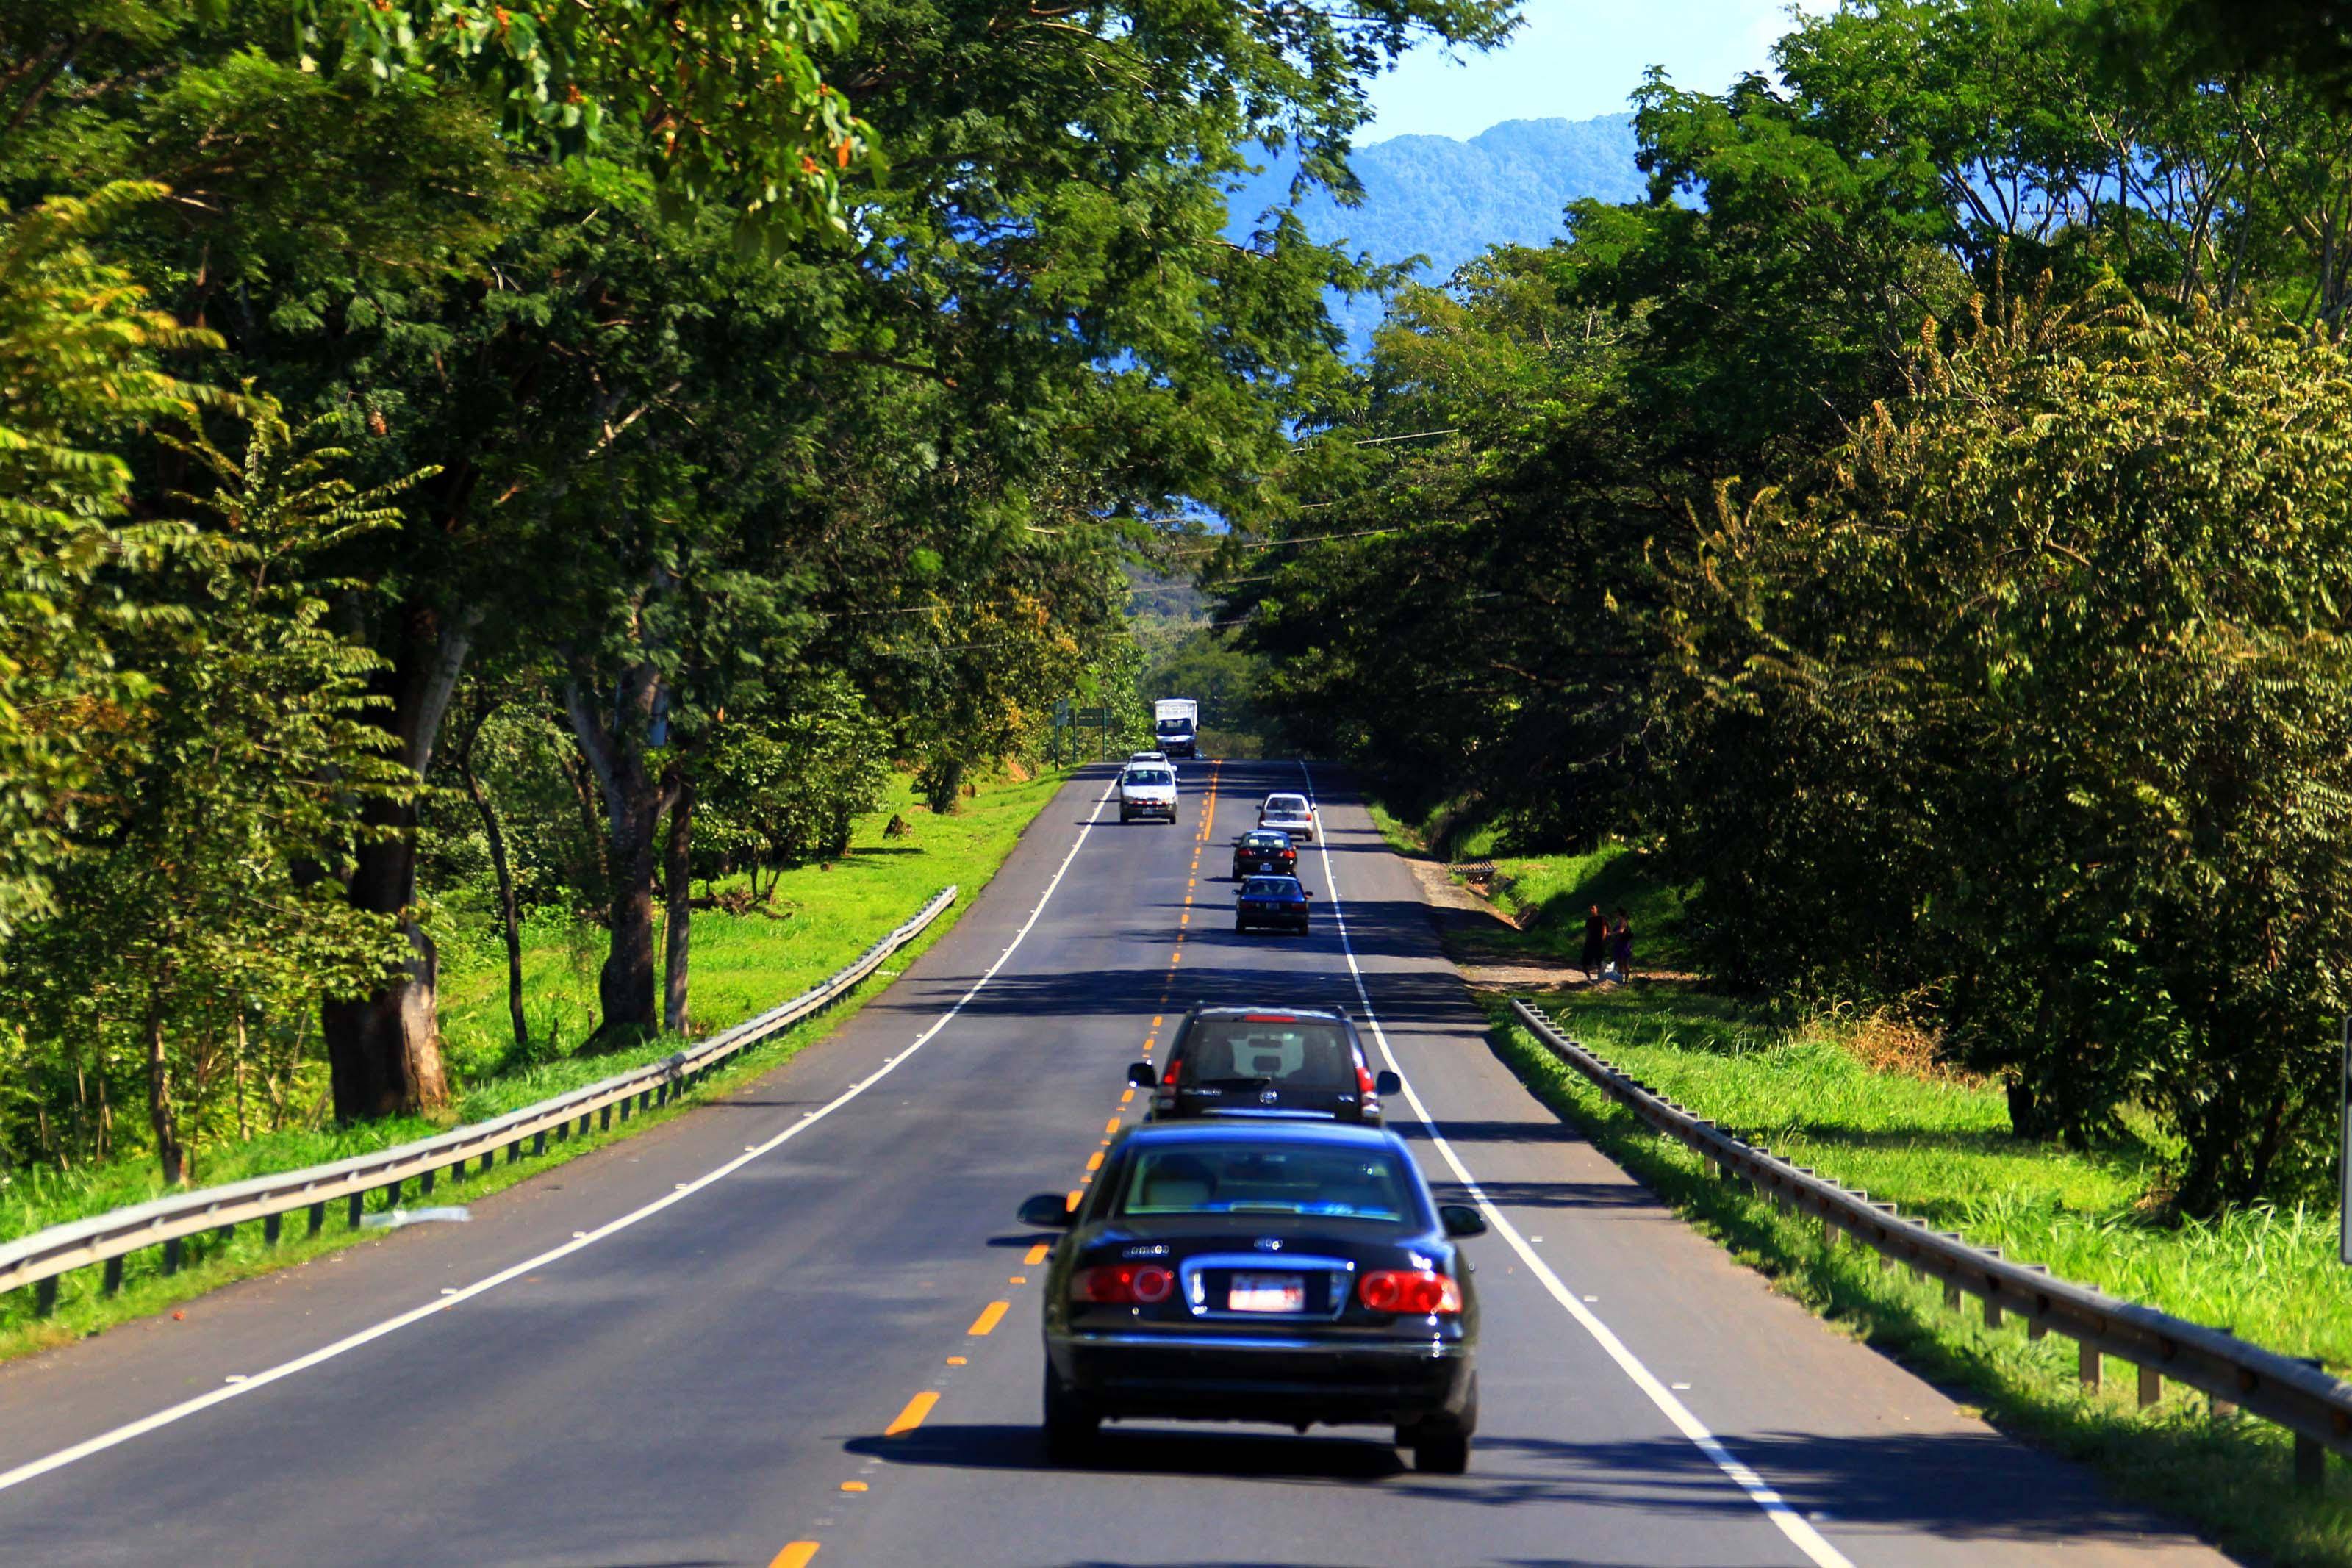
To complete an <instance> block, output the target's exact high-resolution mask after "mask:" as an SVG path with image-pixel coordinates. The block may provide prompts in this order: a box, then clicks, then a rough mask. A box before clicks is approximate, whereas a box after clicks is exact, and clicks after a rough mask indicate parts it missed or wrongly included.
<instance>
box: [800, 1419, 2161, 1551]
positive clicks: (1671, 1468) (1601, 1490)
mask: <svg viewBox="0 0 2352 1568" xmlns="http://www.w3.org/2000/svg"><path fill="white" fill-rule="evenodd" d="M1724 1440H1725V1442H1726V1444H1727V1447H1729V1448H1731V1450H1732V1452H1733V1453H1734V1454H1735V1455H1736V1456H1737V1457H1738V1458H1739V1459H1741V1460H1743V1461H1744V1462H1746V1463H1747V1464H1748V1465H1750V1466H1753V1467H1754V1468H1755V1469H1757V1470H1758V1471H1759V1472H1760V1473H1761V1474H1763V1475H1764V1476H1766V1477H1768V1478H1769V1480H1770V1482H1771V1484H1772V1486H1773V1487H1774V1488H1775V1489H1776V1490H1778V1491H1779V1492H1780V1495H1781V1496H1782V1497H1783V1498H1785V1499H1786V1500H1788V1501H1789V1502H1790V1504H1792V1505H1793V1506H1795V1507H1796V1508H1798V1509H1799V1510H1800V1511H1802V1512H1805V1513H1807V1514H1809V1515H1811V1516H1813V1517H1815V1518H1818V1519H1821V1520H1822V1521H1825V1522H1829V1523H1832V1525H1833V1526H1834V1527H1837V1528H1839V1529H1840V1530H1842V1531H1853V1530H1857V1529H1858V1530H1864V1531H1877V1530H1887V1531H1905V1532H1924V1533H1928V1534H1933V1535H1937V1536H1941V1537H1944V1538H1946V1539H1948V1540H1954V1541H1969V1542H1977V1541H1982V1542H2033V1541H2061V1540H2071V1541H2076V1542H2079V1541H2083V1540H2084V1539H2090V1538H2099V1537H2106V1538H2110V1539H2114V1540H2116V1541H2118V1542H2128V1543H2131V1544H2135V1545H2139V1546H2147V1545H2149V1544H2152V1542H2150V1539H2149V1537H2150V1534H2151V1532H2153V1533H2156V1534H2159V1535H2166V1534H2170V1533H2171V1532H2170V1531H2167V1530H2166V1529H2165V1527H2164V1526H2163V1525H2162V1524H2161V1523H2160V1522H2159V1521H2154V1520H2152V1519H2151V1518H2150V1517H2149V1516H2148V1515H2147V1513H2145V1512H2143V1511H2139V1510H2137V1509H2134V1508H2131V1507H2129V1506H2127V1505H2124V1504H2120V1503H2116V1502H2113V1501H2112V1500H2106V1499H2105V1498H2102V1497H2100V1496H2098V1495H2097V1494H2096V1493H2095V1491H2094V1490H2091V1489H2087V1488H2084V1487H2080V1486H2058V1487H2053V1486H2050V1485H2049V1484H2047V1483H2048V1481H2049V1480H2050V1479H2051V1478H2050V1475H2049V1473H2048V1472H2049V1467H2050V1466H2051V1464H2052V1462H2053V1461H2051V1460H2050V1459H2049V1458H2047V1457H2046V1456H2042V1455H2038V1454H2035V1453H2034V1452H2033V1451H2032V1450H2031V1449H2029V1448H2023V1447H2022V1446H2021V1445H2018V1444H2015V1443H2012V1442H2010V1441H2008V1440H2006V1439H2004V1438H2002V1437H2000V1436H1998V1435H1996V1434H1993V1433H1990V1432H1987V1433H1983V1434H1957V1433H1952V1434H1932V1435H1895V1436H1886V1437H1868V1436H1859V1435H1814V1434H1808V1433H1801V1432H1759V1433H1748V1434H1739V1435H1729V1436H1726V1437H1725V1438H1724ZM846 1447H847V1448H848V1449H849V1451H850V1452H852V1453H855V1454H858V1455H863V1456H870V1457H872V1458H879V1459H882V1460H885V1461H887V1462H888V1463H890V1464H894V1465H910V1466H918V1467H937V1468H944V1469H975V1470H992V1471H1038V1472H1045V1471H1053V1470H1056V1469H1062V1468H1064V1467H1060V1466H1056V1465H1054V1464H1053V1463H1051V1462H1050V1461H1049V1460H1048V1459H1047V1458H1045V1448H1044V1445H1043V1443H1042V1440H1041V1439H1040V1437H1039V1435H1038V1432H1037V1429H1036V1428H1035V1427H1022V1426H1006V1425H973V1426H961V1427H959V1426H933V1427H921V1428H919V1429H918V1430H916V1431H913V1432H909V1433H906V1434H904V1435H902V1436H900V1437H859V1438H856V1439H854V1440H852V1441H851V1442H849V1443H848V1444H847V1445H846ZM1077 1468H1078V1469H1082V1470H1084V1471H1087V1472H1090V1473H1097V1474H1101V1473H1108V1474H1129V1475H1144V1474H1150V1475H1170V1476H1202V1477H1213V1478H1217V1479H1234V1480H1271V1481H1281V1482H1298V1481H1306V1482H1310V1483H1316V1484H1325V1485H1370V1484H1378V1485H1380V1486H1381V1490H1383V1491H1384V1492H1391V1493H1400V1492H1401V1493H1403V1494H1405V1495H1412V1496H1420V1495H1424V1494H1425V1495H1427V1496H1430V1497H1432V1498H1439V1497H1442V1498H1444V1499H1445V1500H1449V1501H1452V1502H1455V1503H1470V1504H1474V1505H1476V1506H1479V1507H1485V1508H1517V1507H1522V1506H1536V1507H1553V1506H1557V1505H1560V1504H1570V1505H1574V1506H1577V1507H1582V1508H1604V1509H1627V1510H1633V1511H1640V1512H1643V1513H1648V1514H1654V1515H1659V1516H1665V1515H1682V1516H1702V1515H1706V1516H1719V1517H1724V1518H1738V1517H1743V1516H1745V1517H1755V1516H1756V1505H1755V1504H1754V1503H1753V1502H1752V1501H1751V1500H1749V1499H1748V1497H1747V1495H1746V1494H1745V1493H1743V1492H1741V1491H1740V1490H1738V1488H1737V1487H1735V1486H1734V1485H1732V1483H1731V1482H1730V1481H1729V1480H1728V1479H1727V1478H1726V1477H1725V1476H1724V1474H1723V1472H1722V1471H1721V1470H1719V1469H1717V1468H1716V1466H1715V1464H1714V1463H1713V1461H1711V1460H1710V1459H1708V1458H1707V1457H1706V1455H1705V1454H1703V1453H1701V1452H1700V1451H1699V1450H1698V1449H1697V1448H1696V1447H1694V1446H1693V1445H1691V1444H1690V1443H1688V1442H1685V1441H1684V1440H1683V1439H1681V1438H1679V1437H1654V1438H1638V1439H1626V1440H1615V1441H1611V1440H1601V1439H1595V1440H1591V1441H1584V1442H1577V1441H1569V1440H1564V1439H1558V1438H1547V1437H1517V1436H1510V1435H1506V1434H1496V1435H1492V1436H1487V1435H1481V1436H1480V1437H1479V1438H1478V1439H1477V1443H1476V1446H1475V1449H1474V1450H1473V1453H1472V1457H1471V1464H1470V1473H1469V1475H1468V1476H1466V1477H1463V1478H1459V1479H1456V1478H1452V1477H1447V1478H1443V1479H1440V1478H1436V1477H1424V1476H1422V1475H1420V1474H1418V1473H1417V1472H1415V1471H1413V1470H1412V1469H1411V1468H1410V1467H1408V1466H1407V1465H1406V1464H1405V1462H1404V1460H1403V1459H1402V1457H1401V1456H1400V1454H1399V1452H1398V1451H1397V1450H1396V1449H1395V1448H1391V1447H1390V1446H1388V1445H1387V1444H1386V1443H1384V1442H1382V1441H1381V1440H1379V1438H1378V1437H1370V1438H1366V1437H1327V1436H1310V1437H1278V1436H1265V1435H1261V1434H1258V1433H1249V1434H1236V1433H1234V1432H1231V1431H1223V1430H1219V1429H1217V1428H1214V1427H1205V1428H1202V1429H1201V1430H1200V1431H1198V1432H1197V1433H1196V1432H1192V1431H1187V1430H1183V1429H1181V1428H1172V1429H1171V1428H1168V1427H1150V1426H1145V1427H1122V1426H1119V1425H1117V1424H1113V1425H1111V1426H1108V1427H1105V1428H1104V1430H1103V1434H1102V1437H1101V1439H1100V1441H1099V1442H1098V1443H1097V1446H1096V1448H1095V1449H1094V1451H1093V1455H1092V1457H1091V1458H1090V1460H1089V1461H1088V1462H1087V1463H1086V1464H1085V1465H1083V1466H1081V1467H1077ZM1545 1561H1547V1562H1557V1563H1574V1562H1578V1561H1580V1560H1577V1559H1570V1558H1559V1559H1548V1560H1545ZM1587 1568H1600V1565H1598V1564H1587Z"/></svg>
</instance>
